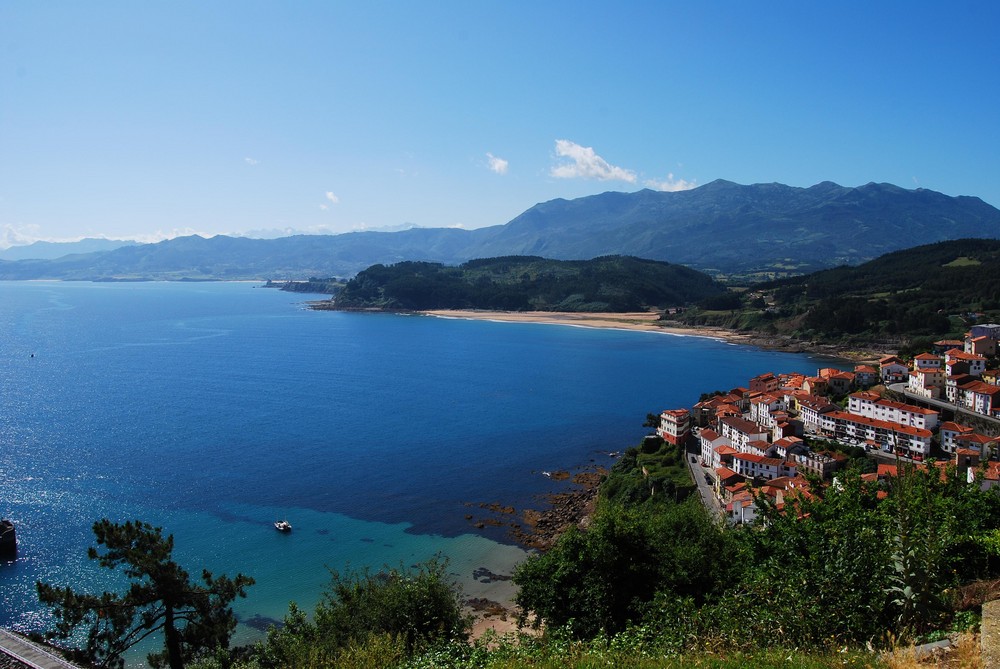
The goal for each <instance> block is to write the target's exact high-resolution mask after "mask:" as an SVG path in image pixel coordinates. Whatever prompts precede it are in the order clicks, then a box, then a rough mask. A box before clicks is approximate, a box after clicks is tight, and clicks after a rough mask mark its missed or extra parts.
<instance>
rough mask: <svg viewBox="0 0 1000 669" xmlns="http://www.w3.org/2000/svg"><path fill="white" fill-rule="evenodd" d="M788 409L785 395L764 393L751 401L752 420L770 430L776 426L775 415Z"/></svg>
mask: <svg viewBox="0 0 1000 669" xmlns="http://www.w3.org/2000/svg"><path fill="white" fill-rule="evenodd" d="M787 408H788V405H787V404H786V403H785V397H784V395H777V394H774V395H772V394H770V393H762V394H760V395H758V396H756V397H754V398H752V399H751V400H750V420H752V421H753V422H755V423H757V424H758V425H760V426H761V427H766V428H769V429H770V428H772V427H774V424H775V419H774V414H775V413H776V412H779V411H784V410H785V409H787Z"/></svg>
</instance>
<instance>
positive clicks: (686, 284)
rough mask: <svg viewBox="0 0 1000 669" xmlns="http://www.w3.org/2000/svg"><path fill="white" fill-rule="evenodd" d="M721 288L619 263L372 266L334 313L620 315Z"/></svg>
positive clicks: (684, 271) (665, 267)
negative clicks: (427, 311)
mask: <svg viewBox="0 0 1000 669" xmlns="http://www.w3.org/2000/svg"><path fill="white" fill-rule="evenodd" d="M723 292H725V289H724V288H723V287H722V286H721V285H719V284H718V283H716V282H715V281H714V280H713V279H711V278H710V277H709V276H707V275H705V274H702V273H701V272H698V271H695V270H692V269H689V268H687V267H682V266H679V265H672V264H670V263H665V262H658V261H653V260H641V259H638V258H631V257H623V256H608V257H604V258H596V259H594V260H574V261H559V260H546V259H544V258H538V257H533V256H508V257H504V258H488V259H483V260H471V261H469V262H467V263H465V264H463V265H460V266H458V267H448V266H445V265H442V264H440V263H430V262H402V263H398V264H395V265H389V266H386V265H374V266H372V267H369V268H368V269H366V270H364V271H362V272H360V273H359V274H358V275H357V276H356V277H355V278H354V279H352V280H350V281H349V282H348V283H347V285H346V286H345V287H344V289H343V290H342V291H341V292H340V294H339V295H337V297H336V299H335V300H334V302H333V307H334V308H336V309H386V310H423V309H501V310H507V311H529V310H535V311H581V312H624V311H639V310H643V309H646V308H649V307H669V306H679V305H684V304H690V303H693V302H696V301H698V300H703V299H706V298H708V297H711V296H714V295H720V294H722V293H723Z"/></svg>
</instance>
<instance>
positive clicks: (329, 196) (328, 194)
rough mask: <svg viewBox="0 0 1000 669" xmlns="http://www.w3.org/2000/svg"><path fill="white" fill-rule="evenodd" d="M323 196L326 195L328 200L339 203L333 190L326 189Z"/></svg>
mask: <svg viewBox="0 0 1000 669" xmlns="http://www.w3.org/2000/svg"><path fill="white" fill-rule="evenodd" d="M325 197H326V199H327V200H329V201H330V202H332V203H334V204H339V203H340V198H339V197H337V196H336V195H334V194H333V191H329V190H328V191H327V192H326V194H325Z"/></svg>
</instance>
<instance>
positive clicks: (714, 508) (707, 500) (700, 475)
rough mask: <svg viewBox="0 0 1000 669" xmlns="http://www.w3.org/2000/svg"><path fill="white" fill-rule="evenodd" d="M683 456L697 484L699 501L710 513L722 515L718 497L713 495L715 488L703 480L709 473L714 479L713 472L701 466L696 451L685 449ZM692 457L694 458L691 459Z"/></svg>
mask: <svg viewBox="0 0 1000 669" xmlns="http://www.w3.org/2000/svg"><path fill="white" fill-rule="evenodd" d="M684 457H686V458H687V464H688V468H690V470H691V476H692V478H694V482H695V485H697V486H698V494H699V495H701V503H702V504H704V505H705V508H706V509H708V510H709V512H710V513H715V514H716V515H718V516H721V515H722V505H721V504H720V503H719V498H718V497H716V496H715V490H714V489H713V488H712V485H711V484H710V483H708V482H707V481H706V480H705V474H706V473H709V475H710V476H712V477H713V480H714V478H715V477H714V472H711V470H710V469H709V468H708V467H702V466H701V465H700V464H698V463H699V462H701V460H700V458H699V455H698V454H697V453H692V452H691V451H690V450H686V452H685V455H684ZM692 458H694V460H692Z"/></svg>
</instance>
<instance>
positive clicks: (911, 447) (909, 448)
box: [824, 411, 932, 460]
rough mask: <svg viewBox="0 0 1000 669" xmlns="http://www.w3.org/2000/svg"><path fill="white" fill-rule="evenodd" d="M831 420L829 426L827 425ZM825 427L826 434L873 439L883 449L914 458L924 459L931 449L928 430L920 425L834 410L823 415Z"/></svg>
mask: <svg viewBox="0 0 1000 669" xmlns="http://www.w3.org/2000/svg"><path fill="white" fill-rule="evenodd" d="M830 423H832V424H833V429H832V430H829V429H828V428H827V426H828V425H829V424H830ZM824 428H826V429H824V432H826V434H828V435H829V436H831V437H833V438H835V439H837V440H838V441H847V442H851V441H853V442H855V443H858V444H865V443H875V444H879V445H880V446H881V448H882V450H884V451H888V452H892V453H895V454H896V455H902V456H905V457H910V458H913V459H914V460H923V459H924V458H926V457H927V456H928V455H929V454H930V452H931V436H932V435H931V431H930V430H925V429H923V428H919V427H912V426H910V425H900V424H899V423H890V422H889V421H885V420H876V419H874V418H868V417H866V416H857V415H855V414H852V413H849V412H847V411H834V412H832V413H830V414H827V415H826V416H825V420H824Z"/></svg>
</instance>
